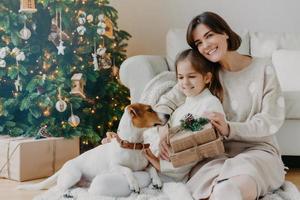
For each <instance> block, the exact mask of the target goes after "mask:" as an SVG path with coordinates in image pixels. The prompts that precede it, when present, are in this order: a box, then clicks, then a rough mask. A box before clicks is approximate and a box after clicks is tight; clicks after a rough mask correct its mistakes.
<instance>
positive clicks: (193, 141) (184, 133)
mask: <svg viewBox="0 0 300 200" xmlns="http://www.w3.org/2000/svg"><path fill="white" fill-rule="evenodd" d="M216 139H217V134H216V132H215V130H214V128H213V127H212V125H211V124H210V123H209V124H207V125H205V126H204V127H203V129H202V130H200V131H189V130H182V128H181V127H180V126H178V127H174V128H170V130H169V140H170V146H171V149H172V152H173V153H177V152H180V151H183V150H186V149H189V148H191V147H195V146H198V145H201V144H205V143H207V142H211V141H213V140H216Z"/></svg>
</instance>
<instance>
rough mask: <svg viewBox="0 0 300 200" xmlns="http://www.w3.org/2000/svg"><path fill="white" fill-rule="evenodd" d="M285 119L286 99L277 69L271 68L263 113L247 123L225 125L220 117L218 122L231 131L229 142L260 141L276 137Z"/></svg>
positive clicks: (264, 93) (267, 79)
mask: <svg viewBox="0 0 300 200" xmlns="http://www.w3.org/2000/svg"><path fill="white" fill-rule="evenodd" d="M255 103H257V102H255ZM284 119H285V106H284V98H283V95H282V92H281V88H280V84H279V82H278V79H277V76H276V73H275V69H274V67H273V66H272V67H271V66H270V67H269V68H266V69H265V74H264V89H263V98H262V102H261V111H260V112H258V113H256V114H254V115H253V116H252V117H251V119H249V120H248V121H246V122H228V123H226V125H225V124H224V121H222V119H220V117H219V118H218V119H216V121H217V122H218V123H220V124H222V128H225V126H228V128H229V129H230V130H229V135H228V137H227V139H228V140H231V139H234V140H249V141H259V140H261V139H262V138H264V137H268V136H270V135H274V134H275V133H276V132H277V131H278V130H279V128H280V127H281V126H282V124H283V122H284Z"/></svg>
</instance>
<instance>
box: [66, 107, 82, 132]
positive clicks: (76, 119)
mask: <svg viewBox="0 0 300 200" xmlns="http://www.w3.org/2000/svg"><path fill="white" fill-rule="evenodd" d="M68 123H69V124H70V126H72V127H74V128H75V127H77V126H78V125H79V123H80V118H79V117H78V116H77V115H74V114H73V108H72V104H71V116H70V117H69V119H68Z"/></svg>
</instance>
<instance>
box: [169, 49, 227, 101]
mask: <svg viewBox="0 0 300 200" xmlns="http://www.w3.org/2000/svg"><path fill="white" fill-rule="evenodd" d="M184 60H187V61H189V62H190V63H191V65H192V67H193V69H194V70H196V71H197V72H199V73H200V74H202V76H205V75H206V74H207V73H208V72H210V73H211V74H212V77H211V82H210V83H209V84H207V88H208V89H209V90H210V92H211V93H212V94H213V95H215V96H216V97H218V98H219V99H220V101H221V102H222V101H223V88H222V85H221V83H220V79H219V69H220V64H219V63H214V62H211V61H209V60H207V59H206V58H205V57H204V56H203V55H202V54H200V53H199V52H198V50H195V49H186V50H184V51H182V52H181V53H180V54H179V55H178V56H177V58H176V61H175V69H176V76H178V70H177V67H178V63H180V62H181V61H184Z"/></svg>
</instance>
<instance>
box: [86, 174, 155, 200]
mask: <svg viewBox="0 0 300 200" xmlns="http://www.w3.org/2000/svg"><path fill="white" fill-rule="evenodd" d="M134 176H135V178H136V179H137V181H138V183H139V185H140V188H143V187H146V186H148V185H149V184H150V181H151V180H150V176H149V174H148V173H147V172H144V171H140V172H134ZM88 192H89V193H90V194H93V195H102V196H113V197H126V196H129V195H130V194H131V192H132V191H131V190H130V189H129V184H128V182H127V180H126V177H125V176H124V175H123V174H121V173H107V174H101V175H98V176H96V177H95V178H94V179H93V181H92V183H91V185H90V188H89V190H88Z"/></svg>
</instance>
